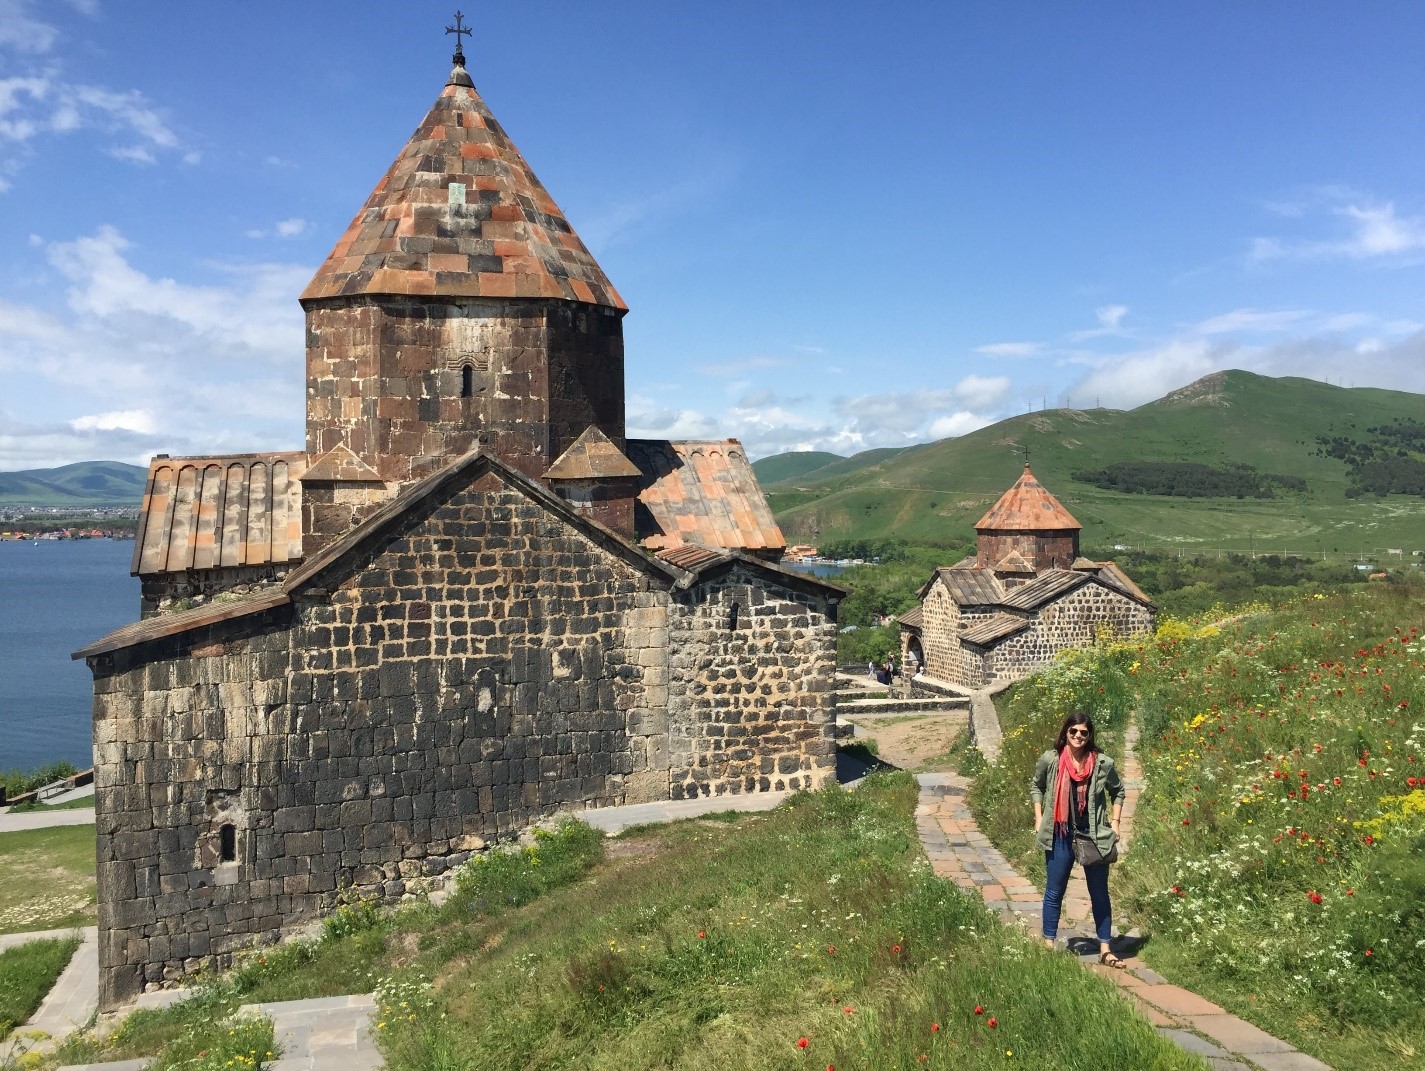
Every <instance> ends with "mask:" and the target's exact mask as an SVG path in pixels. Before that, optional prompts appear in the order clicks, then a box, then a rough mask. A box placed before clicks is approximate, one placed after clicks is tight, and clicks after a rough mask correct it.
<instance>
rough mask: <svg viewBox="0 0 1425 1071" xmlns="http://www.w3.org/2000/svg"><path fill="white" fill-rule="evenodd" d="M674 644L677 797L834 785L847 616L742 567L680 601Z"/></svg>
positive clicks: (671, 702)
mask: <svg viewBox="0 0 1425 1071" xmlns="http://www.w3.org/2000/svg"><path fill="white" fill-rule="evenodd" d="M669 646H670V659H671V662H670V668H671V670H672V673H671V678H670V681H669V685H670V687H669V697H668V716H667V728H668V749H669V763H670V771H669V776H670V779H671V795H672V798H673V799H684V798H691V797H694V796H709V795H723V794H733V793H740V792H759V791H760V792H765V791H780V790H782V789H799V788H816V787H818V786H820V785H821V784H822V783H823V782H824V781H825V780H826V779H827V778H829V777H832V776H834V774H835V767H836V754H835V752H836V746H835V743H834V741H833V738H832V732H833V729H834V725H835V719H836V707H835V702H836V698H835V695H836V693H835V683H834V678H835V671H836V612H835V607H834V606H833V605H831V604H830V603H829V602H828V601H827V600H826V599H825V598H824V597H816V596H812V595H809V594H805V593H803V592H800V591H796V590H793V589H792V588H790V587H782V586H780V585H778V584H776V583H775V582H771V581H768V580H766V579H763V578H761V577H758V578H756V579H755V580H754V579H753V578H752V577H751V576H750V575H749V571H748V570H747V569H746V568H745V567H742V566H738V567H735V568H734V569H733V570H732V571H731V572H730V573H728V574H727V575H726V576H724V577H722V578H720V579H717V580H713V581H708V582H705V583H702V584H699V585H698V586H697V587H695V588H693V589H692V590H691V591H690V592H687V593H685V594H684V595H682V596H681V597H680V599H679V602H678V604H677V605H676V606H675V607H674V609H673V611H672V614H671V619H670V628H669Z"/></svg>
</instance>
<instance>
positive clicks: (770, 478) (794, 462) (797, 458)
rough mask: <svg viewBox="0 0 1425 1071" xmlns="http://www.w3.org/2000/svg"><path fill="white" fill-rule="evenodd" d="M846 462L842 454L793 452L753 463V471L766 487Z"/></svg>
mask: <svg viewBox="0 0 1425 1071" xmlns="http://www.w3.org/2000/svg"><path fill="white" fill-rule="evenodd" d="M844 460H846V459H845V458H843V457H842V456H841V455H840V454H832V453H828V452H827V451H825V450H792V451H790V452H789V453H785V454H773V455H772V456H771V457H764V458H762V460H760V461H754V462H752V471H753V472H755V473H756V474H757V482H758V483H761V484H764V485H765V484H772V483H777V482H778V481H780V480H792V479H796V478H797V477H798V476H805V475H806V474H807V473H809V472H814V471H815V470H817V469H819V468H821V467H822V466H823V465H830V464H831V463H832V462H833V461H844Z"/></svg>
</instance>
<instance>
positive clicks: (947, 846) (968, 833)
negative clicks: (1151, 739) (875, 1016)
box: [915, 726, 1331, 1071]
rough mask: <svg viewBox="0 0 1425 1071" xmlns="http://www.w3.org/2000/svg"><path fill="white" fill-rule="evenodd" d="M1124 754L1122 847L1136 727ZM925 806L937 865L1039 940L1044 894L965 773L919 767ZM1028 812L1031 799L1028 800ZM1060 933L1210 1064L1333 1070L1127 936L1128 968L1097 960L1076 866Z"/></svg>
mask: <svg viewBox="0 0 1425 1071" xmlns="http://www.w3.org/2000/svg"><path fill="white" fill-rule="evenodd" d="M1124 743H1125V756H1124V762H1123V780H1124V787H1125V789H1126V790H1127V797H1126V799H1125V800H1124V804H1123V823H1122V824H1123V837H1122V840H1123V846H1124V849H1125V850H1126V849H1127V847H1128V844H1129V841H1130V839H1131V836H1132V821H1133V815H1134V813H1135V812H1136V811H1137V809H1138V795H1139V792H1140V791H1141V790H1142V787H1143V771H1142V768H1141V767H1140V766H1139V763H1138V758H1137V755H1136V754H1135V753H1134V747H1135V745H1136V744H1137V727H1136V726H1135V727H1134V728H1132V729H1130V730H1129V732H1128V734H1127V738H1126V739H1125V742H1124ZM919 781H920V805H919V806H918V807H917V808H916V820H915V821H916V829H917V831H918V832H919V834H920V840H921V843H922V844H923V845H924V846H925V852H926V855H927V856H928V857H929V858H930V863H931V866H932V867H933V869H934V870H935V873H937V874H939V875H941V876H942V877H944V878H947V879H949V880H950V881H953V882H954V883H955V884H956V885H958V886H960V888H962V889H966V890H970V891H974V892H977V893H979V895H980V896H981V897H982V898H983V899H984V901H985V905H986V906H987V907H989V908H990V910H992V911H994V912H995V913H996V914H998V915H999V916H1000V918H1001V919H1003V920H1004V921H1005V922H1006V923H1008V924H1010V925H1019V926H1023V927H1024V928H1025V929H1026V930H1027V931H1028V932H1029V933H1030V934H1031V935H1033V936H1034V937H1035V938H1038V936H1039V934H1040V933H1042V932H1043V931H1042V930H1041V929H1040V909H1041V903H1042V893H1041V892H1040V890H1038V889H1036V888H1035V887H1034V885H1033V883H1032V882H1030V881H1029V880H1028V879H1027V878H1025V877H1023V876H1022V875H1020V874H1019V873H1018V872H1017V871H1016V870H1015V869H1014V867H1013V866H1011V865H1010V863H1009V861H1008V860H1007V859H1005V857H1004V856H1003V855H1002V854H1000V852H999V850H998V849H997V848H995V846H994V845H993V844H991V843H990V840H989V838H988V837H986V836H985V835H984V834H983V833H981V832H980V830H979V827H978V825H977V824H976V823H975V819H974V816H973V815H971V814H970V809H969V807H968V806H967V804H966V803H965V793H966V791H967V790H968V788H969V782H968V781H967V779H966V778H963V777H961V776H960V775H959V774H952V773H936V774H921V775H920V777H919ZM1025 812H1026V820H1028V819H1027V815H1028V812H1029V805H1028V802H1027V801H1026V803H1025ZM1059 932H1060V935H1061V936H1063V935H1064V934H1065V933H1067V934H1068V936H1067V938H1066V941H1067V944H1068V945H1069V947H1070V948H1071V949H1073V950H1076V951H1077V950H1080V949H1082V950H1083V952H1084V953H1085V954H1084V955H1083V956H1082V962H1084V964H1085V965H1086V966H1088V967H1089V969H1090V970H1092V971H1094V972H1095V973H1096V974H1100V975H1102V976H1103V977H1105V978H1107V979H1109V980H1110V981H1112V982H1114V983H1116V984H1117V985H1118V986H1119V988H1120V989H1121V990H1122V991H1123V992H1124V993H1125V994H1126V995H1127V996H1128V998H1129V999H1130V1000H1132V1001H1133V1003H1134V1005H1135V1006H1136V1007H1137V1008H1138V1011H1139V1012H1141V1013H1142V1014H1143V1016H1144V1017H1145V1018H1146V1019H1147V1020H1148V1021H1149V1022H1151V1023H1152V1024H1153V1025H1154V1026H1155V1027H1157V1028H1158V1032H1159V1033H1160V1034H1162V1035H1163V1036H1164V1037H1166V1038H1169V1039H1170V1040H1172V1041H1173V1042H1175V1043H1176V1044H1177V1045H1178V1046H1179V1047H1180V1048H1182V1049H1184V1050H1186V1051H1188V1052H1193V1053H1197V1054H1199V1055H1201V1056H1202V1057H1204V1058H1205V1059H1206V1060H1207V1063H1208V1066H1210V1067H1211V1068H1212V1069H1213V1071H1253V1069H1254V1068H1260V1069H1261V1071H1331V1068H1330V1067H1329V1066H1328V1065H1326V1064H1324V1063H1322V1062H1321V1061H1320V1060H1317V1059H1315V1058H1314V1057H1311V1056H1307V1055H1306V1054H1305V1053H1302V1052H1298V1051H1297V1050H1296V1049H1294V1048H1293V1047H1292V1046H1291V1045H1290V1044H1288V1043H1287V1042H1285V1041H1282V1040H1280V1039H1279V1038H1275V1037H1272V1036H1271V1035H1270V1034H1268V1033H1266V1032H1265V1031H1263V1030H1259V1029H1258V1028H1257V1027H1255V1026H1253V1025H1252V1024H1251V1023H1249V1022H1247V1021H1246V1020H1244V1019H1239V1018H1238V1017H1237V1016H1235V1015H1231V1014H1229V1013H1228V1012H1227V1011H1226V1010H1225V1009H1223V1008H1220V1007H1218V1006H1217V1005H1216V1004H1213V1003H1212V1002H1211V1001H1209V1000H1205V999H1203V998H1202V997H1200V996H1198V995H1197V994H1196V993H1193V992H1190V991H1189V990H1186V989H1183V988H1182V987H1181V986H1176V985H1173V984H1172V983H1170V982H1169V981H1168V980H1167V979H1166V978H1164V977H1163V976H1162V975H1160V974H1157V973H1156V972H1154V971H1152V970H1150V969H1149V968H1148V967H1147V966H1145V965H1144V964H1143V963H1142V962H1141V961H1140V960H1138V959H1136V958H1135V957H1133V956H1132V955H1131V954H1130V951H1131V949H1130V946H1131V944H1132V942H1131V940H1130V941H1124V940H1123V939H1122V938H1115V941H1114V944H1115V946H1116V950H1118V949H1121V952H1120V954H1121V955H1123V958H1124V960H1125V962H1127V964H1128V969H1127V970H1122V971H1115V970H1109V969H1108V968H1107V967H1102V966H1100V965H1099V964H1098V962H1097V959H1098V941H1097V939H1096V938H1095V936H1094V928H1093V912H1092V909H1091V907H1090V905H1089V895H1088V887H1087V886H1086V885H1085V884H1084V880H1083V871H1082V868H1080V867H1075V868H1074V871H1073V877H1072V878H1071V879H1070V882H1069V890H1068V892H1067V893H1066V894H1065V896H1064V910H1063V914H1062V916H1061V919H1060V923H1059Z"/></svg>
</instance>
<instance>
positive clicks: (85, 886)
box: [0, 825, 94, 933]
mask: <svg viewBox="0 0 1425 1071" xmlns="http://www.w3.org/2000/svg"><path fill="white" fill-rule="evenodd" d="M93 924H94V827H93V826H92V825H83V826H54V827H51V828H49V829H26V830H20V831H18V832H14V833H0V933H20V932H22V931H26V930H49V929H58V928H59V927H62V926H91V925H93Z"/></svg>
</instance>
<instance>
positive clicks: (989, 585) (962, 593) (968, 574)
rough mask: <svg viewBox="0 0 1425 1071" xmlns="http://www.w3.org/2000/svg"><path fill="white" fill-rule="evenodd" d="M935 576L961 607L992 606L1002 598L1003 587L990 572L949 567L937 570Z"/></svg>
mask: <svg viewBox="0 0 1425 1071" xmlns="http://www.w3.org/2000/svg"><path fill="white" fill-rule="evenodd" d="M970 560H971V561H973V560H974V559H973V558H972V559H970ZM935 574H936V575H937V576H938V577H940V579H941V580H942V581H944V583H945V587H946V588H947V589H948V590H949V592H950V597H951V598H952V599H954V600H955V601H956V602H957V603H959V604H960V605H961V606H994V605H996V604H997V603H999V601H1000V600H1001V599H1003V598H1004V587H1003V586H1002V585H1001V584H1000V582H999V579H998V578H997V577H996V576H995V574H994V572H993V571H992V570H989V569H965V568H961V567H960V566H951V567H950V568H948V569H937V570H935Z"/></svg>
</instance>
